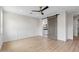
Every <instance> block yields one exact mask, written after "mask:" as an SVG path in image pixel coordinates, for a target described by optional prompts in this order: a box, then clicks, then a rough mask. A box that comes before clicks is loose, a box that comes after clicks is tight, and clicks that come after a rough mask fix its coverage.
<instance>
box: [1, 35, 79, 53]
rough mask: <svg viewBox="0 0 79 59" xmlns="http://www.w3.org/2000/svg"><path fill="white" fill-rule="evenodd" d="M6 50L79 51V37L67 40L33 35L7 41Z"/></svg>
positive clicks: (4, 47)
mask: <svg viewBox="0 0 79 59" xmlns="http://www.w3.org/2000/svg"><path fill="white" fill-rule="evenodd" d="M1 51H3V52H4V51H5V52H78V51H79V38H74V40H73V41H72V40H69V41H67V42H63V41H58V40H53V39H48V38H45V37H40V36H37V37H32V38H26V39H22V40H15V41H11V42H5V43H4V44H3V47H2V50H1Z"/></svg>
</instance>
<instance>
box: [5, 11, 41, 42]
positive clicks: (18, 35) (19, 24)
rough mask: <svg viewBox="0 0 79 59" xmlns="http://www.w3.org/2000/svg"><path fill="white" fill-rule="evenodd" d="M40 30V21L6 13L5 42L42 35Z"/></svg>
mask: <svg viewBox="0 0 79 59" xmlns="http://www.w3.org/2000/svg"><path fill="white" fill-rule="evenodd" d="M39 28H40V20H39V19H35V18H31V17H27V16H22V15H17V14H13V13H9V12H4V39H5V41H11V40H16V39H22V38H27V37H31V36H37V35H40V34H41V33H40V32H39Z"/></svg>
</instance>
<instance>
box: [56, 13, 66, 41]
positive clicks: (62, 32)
mask: <svg viewBox="0 0 79 59" xmlns="http://www.w3.org/2000/svg"><path fill="white" fill-rule="evenodd" d="M57 39H58V40H62V41H66V13H65V12H61V13H60V15H58V18H57Z"/></svg>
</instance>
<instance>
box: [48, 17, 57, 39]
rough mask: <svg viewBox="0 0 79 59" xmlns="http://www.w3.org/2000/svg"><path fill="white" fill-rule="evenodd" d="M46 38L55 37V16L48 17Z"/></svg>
mask: <svg viewBox="0 0 79 59" xmlns="http://www.w3.org/2000/svg"><path fill="white" fill-rule="evenodd" d="M48 38H49V39H57V17H56V16H52V17H49V18H48Z"/></svg>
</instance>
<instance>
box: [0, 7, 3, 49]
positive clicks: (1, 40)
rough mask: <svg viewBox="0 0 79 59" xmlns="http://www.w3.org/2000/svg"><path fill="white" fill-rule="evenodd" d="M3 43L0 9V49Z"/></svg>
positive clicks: (0, 13) (1, 12)
mask: <svg viewBox="0 0 79 59" xmlns="http://www.w3.org/2000/svg"><path fill="white" fill-rule="evenodd" d="M2 43H3V11H2V8H0V48H1V47H2Z"/></svg>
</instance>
